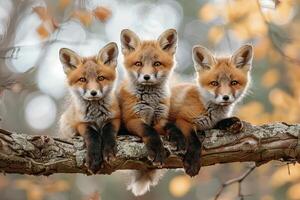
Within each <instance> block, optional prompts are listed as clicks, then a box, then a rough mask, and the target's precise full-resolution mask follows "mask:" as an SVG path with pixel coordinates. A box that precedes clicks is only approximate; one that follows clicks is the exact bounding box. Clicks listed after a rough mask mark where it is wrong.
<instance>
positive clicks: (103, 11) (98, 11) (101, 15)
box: [93, 6, 111, 22]
mask: <svg viewBox="0 0 300 200" xmlns="http://www.w3.org/2000/svg"><path fill="white" fill-rule="evenodd" d="M93 13H94V15H95V17H97V18H98V19H99V20H100V21H101V22H105V21H107V20H108V19H109V18H110V17H111V10H110V9H108V8H106V7H103V6H98V7H97V8H95V9H94V10H93Z"/></svg>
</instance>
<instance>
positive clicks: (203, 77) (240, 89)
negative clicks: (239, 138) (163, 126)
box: [169, 46, 252, 136]
mask: <svg viewBox="0 0 300 200" xmlns="http://www.w3.org/2000/svg"><path fill="white" fill-rule="evenodd" d="M246 47H247V48H250V47H248V46H246ZM246 47H242V48H241V49H239V50H238V51H237V52H236V53H235V54H236V56H234V55H235V54H234V55H233V56H232V57H227V58H215V57H213V56H212V54H210V52H209V51H208V50H206V49H205V48H203V47H198V46H196V47H195V48H199V49H200V50H198V51H197V49H196V50H195V49H194V52H193V53H194V55H193V56H194V57H193V58H194V63H195V68H196V74H197V79H196V81H197V83H196V84H180V85H177V86H174V87H173V88H172V93H171V106H170V114H169V120H170V121H171V122H173V123H175V124H176V126H177V127H178V128H179V129H180V130H181V131H182V133H183V134H184V135H185V136H189V134H190V132H191V130H193V129H194V130H203V127H202V126H199V124H197V123H195V119H197V118H198V119H201V117H205V116H207V115H208V114H211V113H208V108H207V105H206V104H207V103H208V100H206V99H205V94H203V91H205V92H207V93H209V94H211V98H216V97H217V96H219V95H223V94H226V95H227V94H228V95H232V96H233V97H234V98H239V97H236V96H237V95H240V94H241V93H245V92H246V90H247V87H248V85H249V81H250V80H249V77H250V76H249V70H250V67H251V63H250V64H249V63H247V62H251V60H250V61H248V60H247V62H245V64H244V66H242V67H237V65H236V64H235V62H234V59H236V57H237V56H241V57H242V56H247V54H245V52H246V53H249V52H250V54H251V53H252V52H251V50H252V48H251V49H250V50H248V49H246V50H248V51H249V52H247V51H246V50H245V48H246ZM203 49H204V50H203ZM199 52H200V53H201V54H200V53H199ZM242 53H244V54H245V55H244V54H242ZM240 54H242V55H240ZM205 56H206V58H205ZM195 57H197V58H195ZM201 59H202V60H201ZM205 59H206V61H207V60H208V63H204V60H205ZM248 59H252V57H251V55H250V56H249V58H248ZM201 61H203V63H201ZM201 65H202V66H201ZM233 80H234V81H237V82H238V84H235V85H233V84H231V83H232V81H233ZM213 81H217V82H218V86H214V85H213V84H212V82H213ZM179 91H180V92H179ZM242 96H243V94H242V95H241V97H240V98H242ZM234 101H238V100H234ZM234 103H235V102H232V106H233V104H234ZM216 104H217V103H216ZM218 106H219V107H222V105H218ZM226 106H227V105H226ZM230 106H231V105H230ZM224 107H225V106H224ZM230 111H231V109H228V112H227V113H229V114H230ZM215 115H216V117H215V118H218V116H217V113H216V114H215ZM222 115H223V114H221V113H220V117H219V118H220V119H219V120H221V119H222V118H225V117H228V116H226V112H225V115H224V116H222ZM212 121H213V122H212V123H211V126H210V128H213V125H214V124H215V123H216V120H215V121H214V120H213V119H212ZM208 127H209V126H208ZM206 128H207V127H205V128H204V129H206Z"/></svg>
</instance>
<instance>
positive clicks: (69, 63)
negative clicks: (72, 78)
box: [59, 48, 81, 74]
mask: <svg viewBox="0 0 300 200" xmlns="http://www.w3.org/2000/svg"><path fill="white" fill-rule="evenodd" d="M59 59H60V62H61V63H62V64H63V68H64V72H65V73H66V74H68V73H70V72H71V71H73V70H74V69H76V68H77V66H78V65H80V64H81V57H80V56H79V55H78V54H76V53H75V52H74V51H72V50H71V49H67V48H62V49H60V50H59Z"/></svg>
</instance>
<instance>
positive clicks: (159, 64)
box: [153, 61, 161, 67]
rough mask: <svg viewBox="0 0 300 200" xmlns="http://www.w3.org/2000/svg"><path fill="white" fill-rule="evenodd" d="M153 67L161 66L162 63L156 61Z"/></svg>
mask: <svg viewBox="0 0 300 200" xmlns="http://www.w3.org/2000/svg"><path fill="white" fill-rule="evenodd" d="M153 65H154V66H155V67H158V66H161V62H159V61H156V62H154V63H153Z"/></svg>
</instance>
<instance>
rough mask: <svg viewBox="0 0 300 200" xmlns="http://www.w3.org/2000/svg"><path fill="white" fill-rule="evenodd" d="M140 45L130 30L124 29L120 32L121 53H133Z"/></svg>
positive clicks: (138, 39)
mask: <svg viewBox="0 0 300 200" xmlns="http://www.w3.org/2000/svg"><path fill="white" fill-rule="evenodd" d="M140 43H141V40H140V38H139V37H138V36H137V35H136V34H135V33H134V32H133V31H131V30H129V29H124V30H122V32H121V45H122V53H123V54H127V53H129V52H131V51H134V50H135V49H136V48H137V47H138V46H139V45H140Z"/></svg>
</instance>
